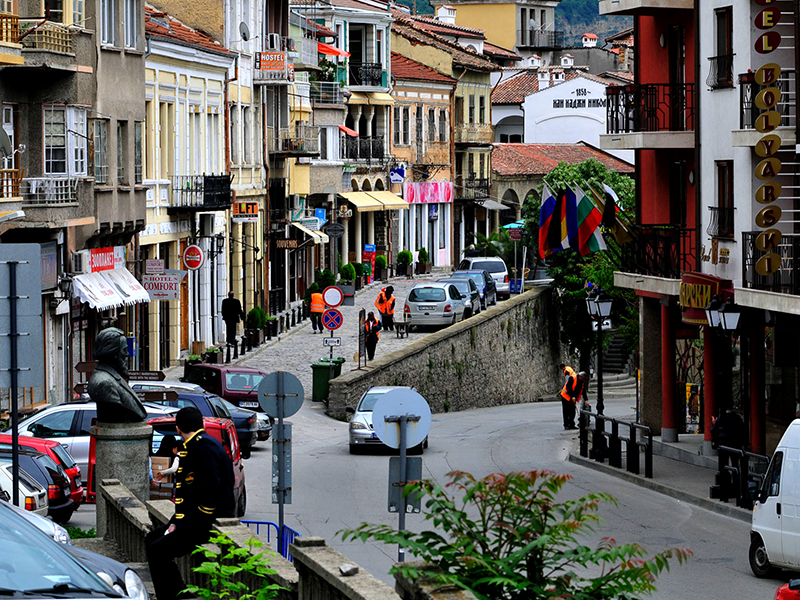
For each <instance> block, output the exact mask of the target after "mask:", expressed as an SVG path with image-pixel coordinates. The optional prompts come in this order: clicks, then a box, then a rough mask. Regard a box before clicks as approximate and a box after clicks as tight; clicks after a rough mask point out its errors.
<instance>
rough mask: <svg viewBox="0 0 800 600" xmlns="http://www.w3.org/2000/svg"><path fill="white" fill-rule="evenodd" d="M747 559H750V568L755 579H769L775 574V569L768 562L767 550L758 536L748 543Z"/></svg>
mask: <svg viewBox="0 0 800 600" xmlns="http://www.w3.org/2000/svg"><path fill="white" fill-rule="evenodd" d="M748 557H749V558H750V568H751V569H752V570H753V574H754V575H755V576H756V577H759V578H763V577H770V576H771V575H773V574H774V573H775V570H776V569H775V567H773V566H772V565H771V564H770V562H769V557H768V556H767V548H766V546H765V545H764V540H762V539H761V536H760V535H757V536H755V537H754V538H753V540H752V541H751V542H750V552H749V553H748Z"/></svg>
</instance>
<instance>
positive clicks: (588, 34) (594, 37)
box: [581, 33, 599, 40]
mask: <svg viewBox="0 0 800 600" xmlns="http://www.w3.org/2000/svg"><path fill="white" fill-rule="evenodd" d="M581 37H585V38H589V39H590V40H596V39H599V38H598V37H597V36H596V35H595V34H593V33H584V34H583V35H582V36H581Z"/></svg>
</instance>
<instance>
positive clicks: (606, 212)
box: [603, 183, 619, 229]
mask: <svg viewBox="0 0 800 600" xmlns="http://www.w3.org/2000/svg"><path fill="white" fill-rule="evenodd" d="M603 190H604V191H605V193H606V206H605V208H604V209H603V227H605V228H606V229H611V228H613V227H614V225H615V224H616V222H617V205H618V204H619V198H618V197H617V194H616V192H615V191H614V190H613V189H611V187H609V185H608V184H606V183H604V184H603Z"/></svg>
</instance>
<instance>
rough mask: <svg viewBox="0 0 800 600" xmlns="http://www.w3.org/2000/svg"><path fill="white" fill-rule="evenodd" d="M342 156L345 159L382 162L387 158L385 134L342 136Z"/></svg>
mask: <svg viewBox="0 0 800 600" xmlns="http://www.w3.org/2000/svg"><path fill="white" fill-rule="evenodd" d="M341 140H342V141H341V144H340V146H341V157H342V158H343V159H345V160H366V161H367V162H374V161H377V162H382V161H384V160H385V159H386V156H385V145H384V142H383V136H375V137H351V136H348V135H343V136H342V138H341Z"/></svg>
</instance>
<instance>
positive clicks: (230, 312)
mask: <svg viewBox="0 0 800 600" xmlns="http://www.w3.org/2000/svg"><path fill="white" fill-rule="evenodd" d="M220 312H221V313H222V320H223V321H225V330H226V334H227V339H228V345H229V346H235V345H236V327H237V325H238V324H239V321H244V311H243V310H242V303H241V302H239V300H238V298H234V297H233V290H231V291H230V292H228V297H227V298H225V300H223V301H222V310H221V311H220Z"/></svg>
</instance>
